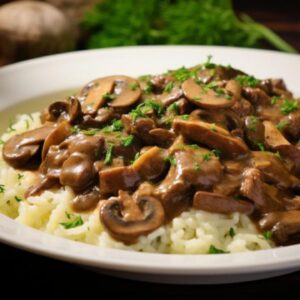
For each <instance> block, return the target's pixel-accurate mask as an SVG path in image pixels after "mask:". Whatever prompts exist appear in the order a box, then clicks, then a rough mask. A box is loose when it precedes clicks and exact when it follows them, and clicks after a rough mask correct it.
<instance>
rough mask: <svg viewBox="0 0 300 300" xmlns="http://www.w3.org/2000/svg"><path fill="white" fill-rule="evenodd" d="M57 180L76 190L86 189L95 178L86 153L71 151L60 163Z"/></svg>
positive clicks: (91, 164)
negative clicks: (60, 167) (61, 163)
mask: <svg viewBox="0 0 300 300" xmlns="http://www.w3.org/2000/svg"><path fill="white" fill-rule="evenodd" d="M59 180H60V183H61V184H62V185H68V186H70V187H72V188H73V189H74V190H76V191H82V190H84V189H86V188H87V187H88V186H89V185H91V184H92V183H93V181H94V180H95V172H94V168H93V161H92V160H91V159H90V157H89V156H88V155H86V154H83V153H79V152H74V153H72V154H71V155H70V157H69V158H68V159H67V160H66V161H65V162H64V163H63V165H62V170H61V174H60V177H59Z"/></svg>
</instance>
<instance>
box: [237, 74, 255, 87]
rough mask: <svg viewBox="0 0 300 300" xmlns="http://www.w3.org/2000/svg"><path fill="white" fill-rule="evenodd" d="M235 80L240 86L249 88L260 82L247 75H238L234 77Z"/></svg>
mask: <svg viewBox="0 0 300 300" xmlns="http://www.w3.org/2000/svg"><path fill="white" fill-rule="evenodd" d="M235 80H237V81H238V82H239V83H240V84H241V86H249V87H256V86H257V85H258V84H259V83H260V80H258V79H256V78H255V77H254V76H248V75H238V76H236V77H235Z"/></svg>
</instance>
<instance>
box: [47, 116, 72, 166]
mask: <svg viewBox="0 0 300 300" xmlns="http://www.w3.org/2000/svg"><path fill="white" fill-rule="evenodd" d="M71 129H72V127H71V125H70V124H69V123H68V122H66V121H64V122H62V123H60V124H59V125H58V126H57V127H56V128H55V129H54V130H52V131H51V133H50V134H49V135H48V136H47V138H46V139H45V142H44V146H43V150H42V159H43V160H44V159H45V157H46V155H47V153H48V151H49V148H50V146H52V145H58V144H60V143H61V142H63V141H64V140H65V139H66V138H67V137H68V136H70V135H71V134H72V130H71Z"/></svg>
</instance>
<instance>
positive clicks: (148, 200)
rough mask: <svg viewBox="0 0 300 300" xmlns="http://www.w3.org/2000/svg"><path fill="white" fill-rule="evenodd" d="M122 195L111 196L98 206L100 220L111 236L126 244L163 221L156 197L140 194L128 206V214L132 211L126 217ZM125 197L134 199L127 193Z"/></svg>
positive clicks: (161, 208)
mask: <svg viewBox="0 0 300 300" xmlns="http://www.w3.org/2000/svg"><path fill="white" fill-rule="evenodd" d="M121 195H122V193H121ZM123 197H124V196H121V197H120V196H119V197H112V198H110V199H108V200H107V201H104V203H103V204H102V205H101V208H100V219H101V222H102V223H103V225H104V226H105V227H106V229H107V230H108V232H109V233H110V234H111V236H112V237H114V238H116V239H118V240H120V241H122V242H124V243H126V244H132V243H134V242H136V240H137V239H138V237H139V236H141V235H147V234H148V233H150V232H152V231H154V230H155V229H157V228H158V227H160V226H161V225H162V224H163V223H164V218H165V214H164V209H163V206H162V205H161V203H160V202H159V200H157V199H156V198H154V197H152V196H142V197H140V198H138V199H136V202H135V203H132V207H130V208H129V214H130V210H134V212H132V213H131V216H130V218H129V219H127V218H126V213H124V212H123V209H124V204H123V202H122V200H123V199H122V198H123ZM127 197H130V199H131V201H132V202H133V201H134V200H133V199H132V198H131V196H129V195H127ZM127 201H130V200H127ZM127 210H128V207H127Z"/></svg>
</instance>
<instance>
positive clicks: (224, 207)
mask: <svg viewBox="0 0 300 300" xmlns="http://www.w3.org/2000/svg"><path fill="white" fill-rule="evenodd" d="M193 207H194V208H196V209H201V210H205V211H209V212H213V213H219V214H231V213H234V212H239V213H242V214H251V213H252V212H253V209H254V206H253V204H251V203H249V202H247V201H244V200H237V199H234V198H230V197H226V196H224V195H222V194H217V193H210V192H203V191H199V192H197V193H196V194H195V195H194V199H193Z"/></svg>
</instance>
